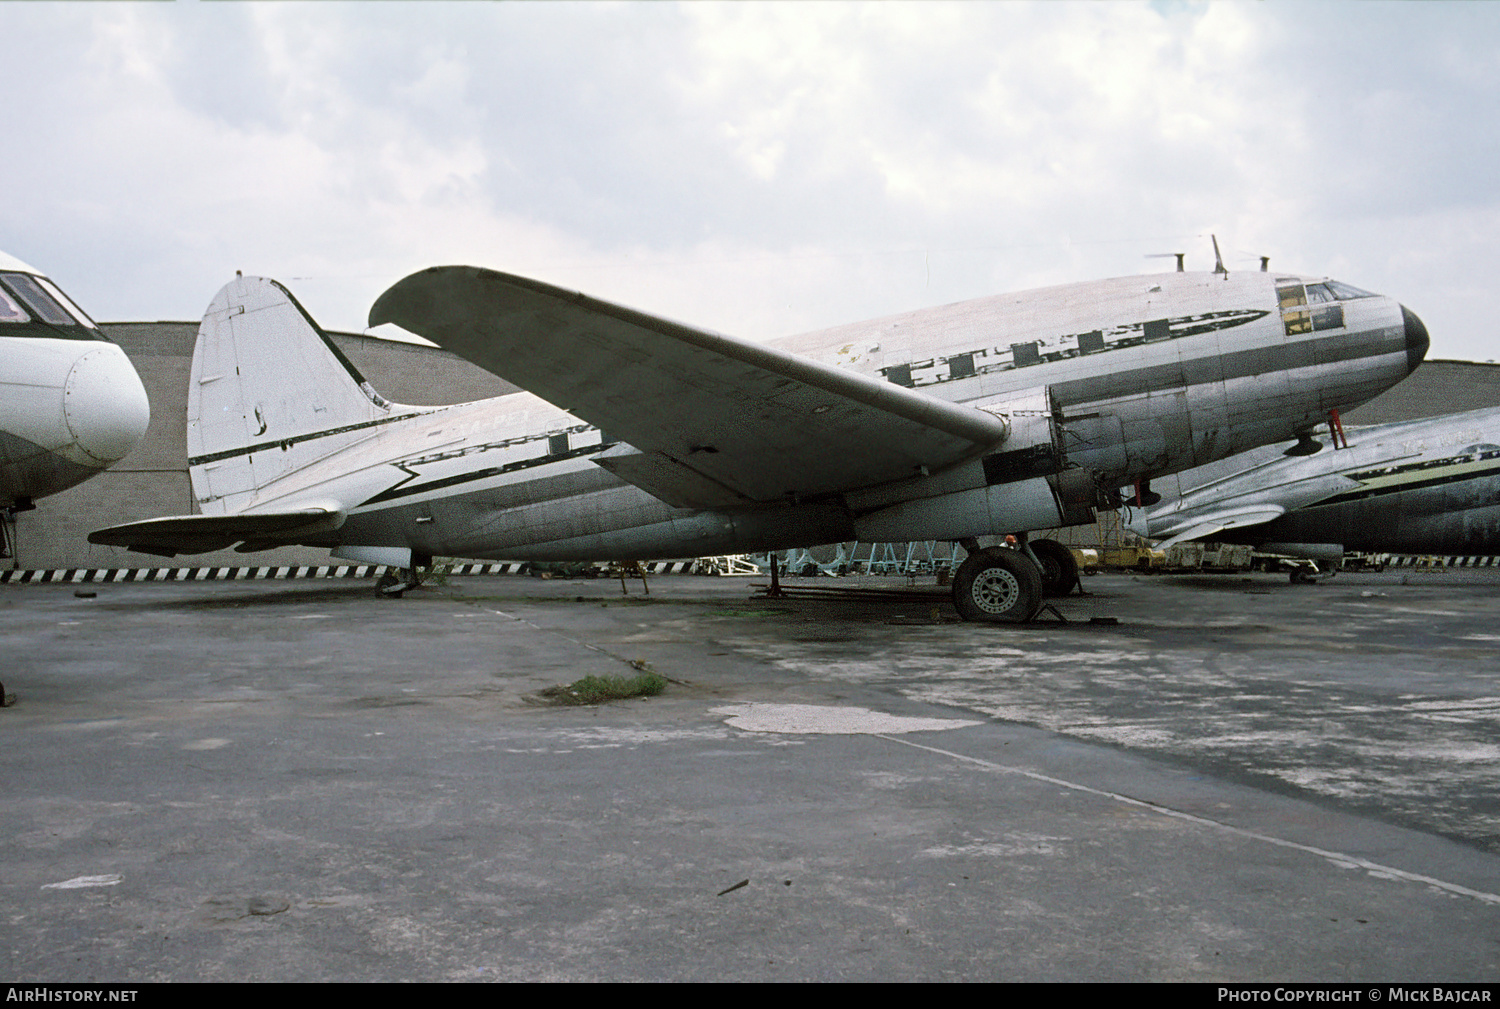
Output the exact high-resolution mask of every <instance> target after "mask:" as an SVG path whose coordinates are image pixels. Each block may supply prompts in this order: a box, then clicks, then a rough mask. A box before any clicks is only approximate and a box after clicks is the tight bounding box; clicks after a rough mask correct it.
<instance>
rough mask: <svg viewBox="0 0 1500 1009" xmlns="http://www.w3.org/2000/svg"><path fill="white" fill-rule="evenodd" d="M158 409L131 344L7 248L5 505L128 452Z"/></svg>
mask: <svg viewBox="0 0 1500 1009" xmlns="http://www.w3.org/2000/svg"><path fill="white" fill-rule="evenodd" d="M150 416H151V409H150V405H149V403H148V402H147V399H146V390H145V388H144V387H143V386H142V385H141V380H140V376H138V375H137V374H136V372H135V369H134V368H133V367H132V366H131V364H130V361H129V360H128V359H127V358H126V356H125V352H124V351H122V350H121V349H120V348H119V347H118V346H116V345H115V344H113V343H111V342H109V341H108V340H107V339H105V338H104V336H103V335H102V334H101V333H100V332H99V328H98V327H97V326H96V325H94V323H93V322H92V321H91V320H89V318H88V317H87V316H86V315H84V314H83V312H82V311H80V310H78V309H77V307H76V306H74V305H73V303H72V302H71V301H69V300H68V299H67V298H66V297H65V296H64V295H62V293H61V292H60V291H59V290H58V289H57V288H56V286H55V285H53V284H52V283H51V282H50V281H49V280H47V278H46V277H44V276H43V275H41V274H40V273H38V272H37V271H36V270H34V269H32V268H31V267H29V266H26V265H25V264H24V263H21V262H20V261H18V260H15V259H11V258H10V257H7V256H4V255H0V507H17V506H19V507H25V506H26V505H27V504H29V503H30V502H31V501H32V500H33V499H36V498H40V497H44V496H46V495H49V494H55V493H57V492H58V491H62V490H66V489H67V488H69V487H72V486H74V485H75V484H78V483H80V482H82V481H83V480H86V479H88V478H89V477H91V476H93V475H94V474H96V473H98V472H100V471H101V470H103V469H105V468H106V467H108V466H110V465H112V464H114V463H116V462H118V461H119V460H121V459H123V458H124V457H125V456H126V455H127V454H128V453H129V452H130V450H131V449H133V448H134V447H135V445H136V443H137V442H139V441H140V439H141V436H142V435H143V434H144V433H145V431H146V425H147V423H148V422H149V420H150Z"/></svg>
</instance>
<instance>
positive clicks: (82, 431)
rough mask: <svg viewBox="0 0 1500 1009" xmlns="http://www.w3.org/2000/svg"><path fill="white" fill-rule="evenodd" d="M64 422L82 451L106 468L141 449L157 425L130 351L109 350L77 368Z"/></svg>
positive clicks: (68, 387) (66, 395)
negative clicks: (149, 430) (151, 425)
mask: <svg viewBox="0 0 1500 1009" xmlns="http://www.w3.org/2000/svg"><path fill="white" fill-rule="evenodd" d="M63 416H64V418H65V419H66V420H67V422H68V430H69V432H71V433H72V435H73V437H74V438H75V439H77V444H78V447H79V448H80V449H82V450H83V451H84V452H85V453H87V454H88V456H89V457H90V458H92V459H96V460H98V462H99V464H100V465H101V466H108V465H110V464H111V463H114V462H118V461H119V460H121V459H123V458H125V456H126V455H127V454H128V453H129V452H130V450H131V449H133V448H135V446H136V443H137V442H139V441H140V440H141V436H142V435H144V434H145V433H146V425H147V424H149V423H150V421H151V404H150V402H149V401H148V400H147V398H146V389H145V387H144V386H143V385H141V379H140V376H139V375H137V374H136V373H135V369H134V368H132V367H131V366H130V360H129V358H127V357H126V356H125V352H124V351H122V350H121V349H120V348H119V347H116V346H114V345H112V344H107V345H104V346H100V347H97V348H95V349H93V350H90V351H89V352H88V353H86V354H84V355H83V356H82V357H80V358H79V359H78V360H77V361H75V362H73V368H72V370H71V371H69V372H68V379H67V382H66V383H64V385H63Z"/></svg>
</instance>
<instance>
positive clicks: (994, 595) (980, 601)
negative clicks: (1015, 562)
mask: <svg viewBox="0 0 1500 1009" xmlns="http://www.w3.org/2000/svg"><path fill="white" fill-rule="evenodd" d="M969 591H970V595H971V596H972V597H973V599H974V605H975V606H978V607H979V608H980V609H981V610H984V612H986V613H1004V612H1006V611H1007V610H1009V609H1010V608H1011V607H1012V606H1014V605H1016V600H1017V599H1019V598H1020V595H1021V583H1020V582H1019V581H1017V580H1016V576H1015V575H1013V574H1011V573H1010V572H1009V571H1007V570H1005V569H1004V568H986V569H985V570H984V571H981V572H980V573H979V575H978V576H977V577H976V578H975V579H974V585H973V587H972V588H971V589H970V590H969Z"/></svg>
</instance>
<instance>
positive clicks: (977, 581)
mask: <svg viewBox="0 0 1500 1009" xmlns="http://www.w3.org/2000/svg"><path fill="white" fill-rule="evenodd" d="M953 605H954V606H955V607H957V609H958V615H959V616H961V617H963V618H964V619H965V620H976V621H982V622H985V623H992V624H1023V623H1025V622H1026V621H1028V620H1030V619H1031V618H1032V617H1034V616H1036V615H1037V611H1038V610H1040V609H1041V608H1042V572H1041V569H1040V568H1039V567H1037V565H1036V563H1035V562H1033V561H1032V559H1031V558H1030V557H1027V556H1026V555H1025V554H1023V553H1021V551H1019V550H1009V549H1006V548H1005V547H988V548H986V549H984V550H975V551H970V553H969V556H968V557H965V558H964V562H963V563H962V564H960V565H959V566H958V573H957V574H956V575H954V576H953Z"/></svg>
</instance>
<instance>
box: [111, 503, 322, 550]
mask: <svg viewBox="0 0 1500 1009" xmlns="http://www.w3.org/2000/svg"><path fill="white" fill-rule="evenodd" d="M345 517H346V516H345V513H344V512H343V511H341V510H339V509H334V508H301V509H296V510H290V511H279V512H258V513H254V514H250V515H174V516H171V517H168V518H160V519H146V520H145V521H142V522H127V523H126V524H124V525H118V526H110V527H109V528H108V529H96V530H95V531H93V532H91V533H89V542H90V543H97V544H100V545H102V546H112V547H125V548H126V549H127V550H133V551H135V552H137V553H145V554H156V555H158V556H161V557H175V556H177V555H178V554H206V553H209V552H210V551H213V550H225V549H228V548H229V547H231V546H233V545H234V544H236V543H240V542H244V541H252V542H255V543H256V544H257V547H256V549H266V548H269V547H273V546H283V545H286V544H291V543H298V542H300V541H301V540H303V539H305V538H306V537H308V536H314V535H317V534H319V533H325V532H332V531H334V530H335V529H338V528H339V527H340V526H342V525H343V524H344V519H345Z"/></svg>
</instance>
